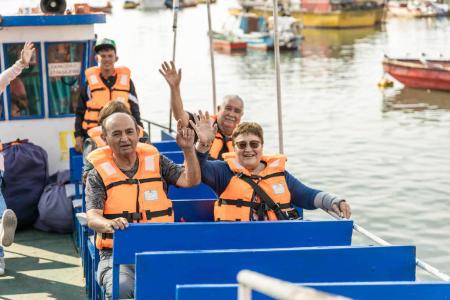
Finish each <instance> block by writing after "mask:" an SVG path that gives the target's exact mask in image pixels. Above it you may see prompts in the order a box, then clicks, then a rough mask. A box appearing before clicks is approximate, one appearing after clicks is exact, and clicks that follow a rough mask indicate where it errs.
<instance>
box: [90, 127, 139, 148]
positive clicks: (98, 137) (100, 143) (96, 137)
mask: <svg viewBox="0 0 450 300" xmlns="http://www.w3.org/2000/svg"><path fill="white" fill-rule="evenodd" d="M138 127H139V137H140V138H141V137H143V136H144V128H142V127H141V126H138ZM87 134H88V136H89V137H90V138H91V140H92V141H94V143H95V146H96V147H95V148H100V147H104V146H106V143H105V141H104V140H103V139H102V126H96V127H92V128H91V129H89V130H88V131H87Z"/></svg>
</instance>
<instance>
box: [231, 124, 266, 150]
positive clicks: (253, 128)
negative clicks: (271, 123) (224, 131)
mask: <svg viewBox="0 0 450 300" xmlns="http://www.w3.org/2000/svg"><path fill="white" fill-rule="evenodd" d="M241 134H254V135H256V136H257V137H259V138H260V140H261V144H264V137H263V129H262V127H261V126H260V125H259V124H258V123H255V122H242V123H241V124H239V125H238V126H237V127H236V128H235V129H234V131H233V134H232V135H231V139H232V141H233V145H234V141H235V140H236V138H237V137H238V136H239V135H241Z"/></svg>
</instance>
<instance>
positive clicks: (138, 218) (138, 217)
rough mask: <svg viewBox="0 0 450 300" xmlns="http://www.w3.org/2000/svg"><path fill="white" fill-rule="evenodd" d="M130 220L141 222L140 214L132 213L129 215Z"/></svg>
mask: <svg viewBox="0 0 450 300" xmlns="http://www.w3.org/2000/svg"><path fill="white" fill-rule="evenodd" d="M131 219H132V220H134V221H140V220H142V213H140V212H134V213H132V214H131Z"/></svg>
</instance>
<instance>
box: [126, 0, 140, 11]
mask: <svg viewBox="0 0 450 300" xmlns="http://www.w3.org/2000/svg"><path fill="white" fill-rule="evenodd" d="M138 6H139V2H134V1H130V0H126V1H125V2H124V3H123V9H135V8H137V7H138Z"/></svg>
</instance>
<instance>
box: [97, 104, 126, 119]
mask: <svg viewBox="0 0 450 300" xmlns="http://www.w3.org/2000/svg"><path fill="white" fill-rule="evenodd" d="M118 112H121V113H126V114H129V115H131V112H130V109H129V108H128V107H127V106H126V105H125V103H123V102H122V101H118V100H114V101H110V102H108V103H107V104H106V105H105V106H103V108H102V110H101V111H100V113H99V115H98V123H99V124H102V123H103V120H105V119H106V118H107V117H109V116H110V115H112V114H114V113H118Z"/></svg>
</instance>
